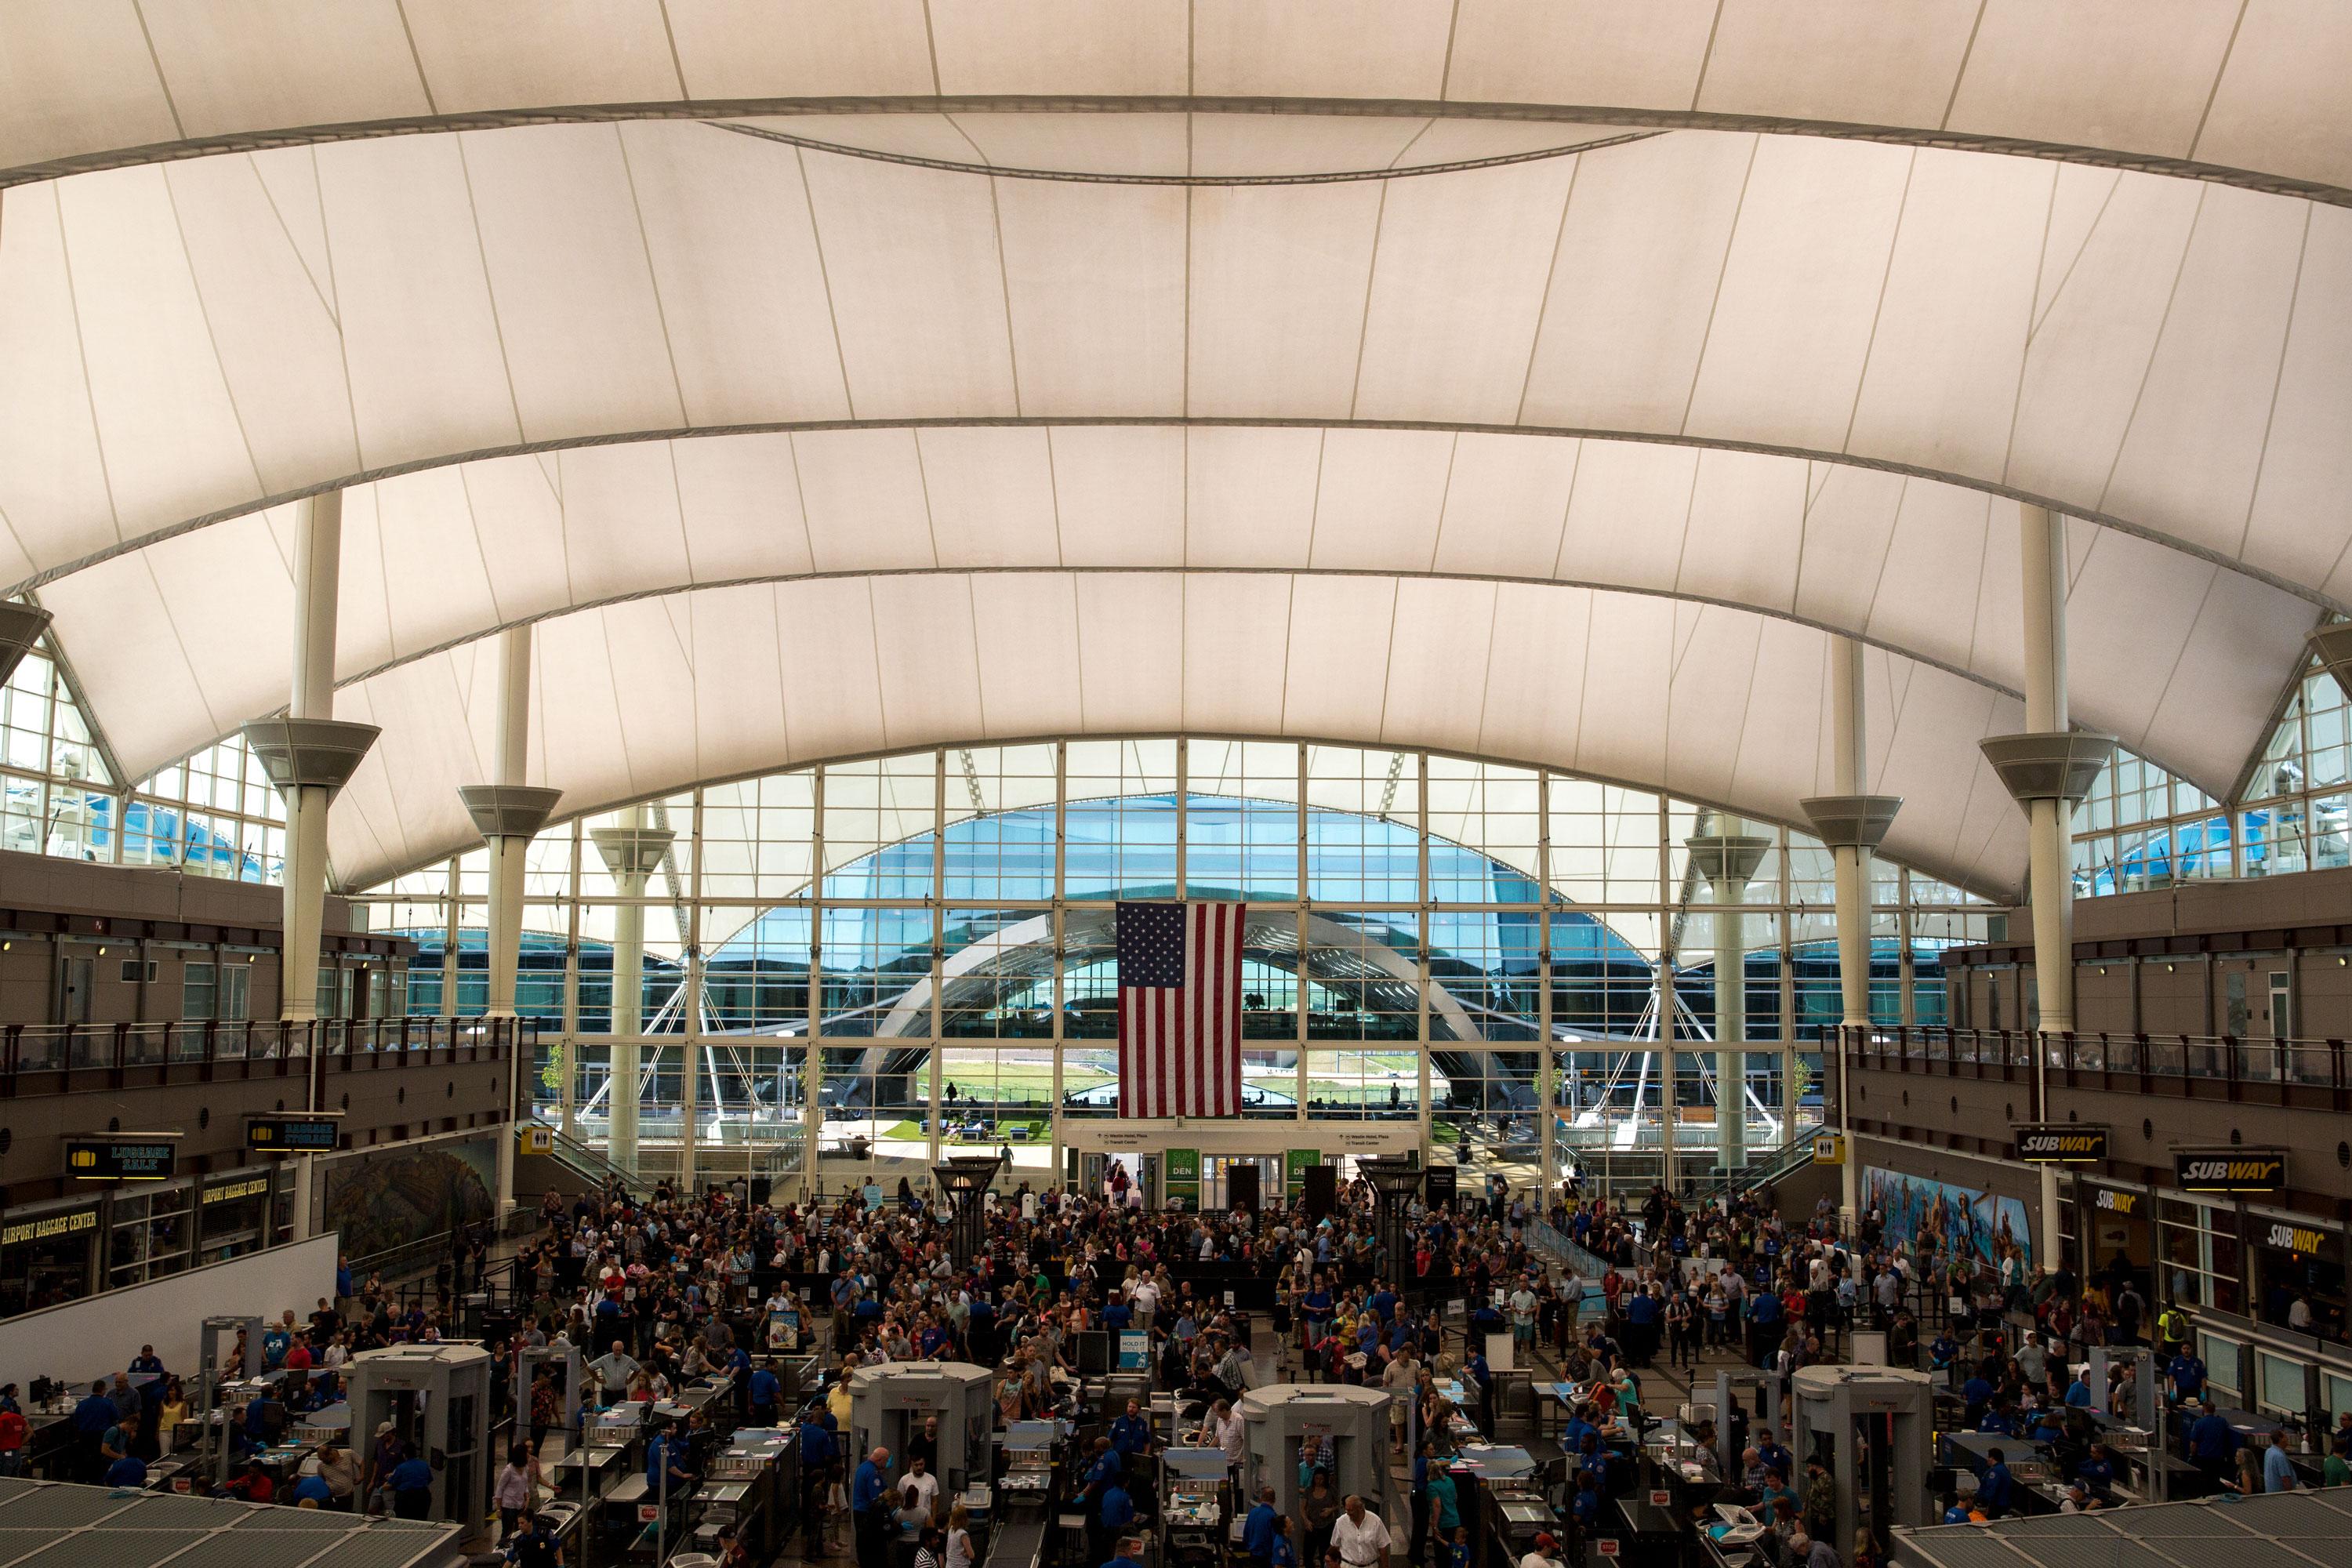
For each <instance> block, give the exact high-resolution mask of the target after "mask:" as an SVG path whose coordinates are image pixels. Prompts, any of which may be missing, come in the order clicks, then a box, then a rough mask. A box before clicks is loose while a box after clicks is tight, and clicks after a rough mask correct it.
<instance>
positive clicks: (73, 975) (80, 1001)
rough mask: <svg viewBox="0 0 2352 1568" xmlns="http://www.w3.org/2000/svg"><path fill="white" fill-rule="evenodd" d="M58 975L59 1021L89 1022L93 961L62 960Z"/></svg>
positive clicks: (63, 1022)
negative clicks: (60, 970)
mask: <svg viewBox="0 0 2352 1568" xmlns="http://www.w3.org/2000/svg"><path fill="white" fill-rule="evenodd" d="M62 963H63V970H62V973H60V975H59V976H58V1023H60V1024H87V1023H89V990H90V976H91V973H92V969H93V967H94V965H93V962H92V961H91V960H89V959H87V958H68V959H65V960H63V961H62Z"/></svg>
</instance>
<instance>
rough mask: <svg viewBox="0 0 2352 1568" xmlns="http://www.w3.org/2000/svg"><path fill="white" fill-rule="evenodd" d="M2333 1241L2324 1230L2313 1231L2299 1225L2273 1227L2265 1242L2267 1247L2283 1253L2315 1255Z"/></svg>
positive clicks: (2264, 1238) (2264, 1239)
mask: <svg viewBox="0 0 2352 1568" xmlns="http://www.w3.org/2000/svg"><path fill="white" fill-rule="evenodd" d="M2333 1239H2334V1237H2330V1236H2329V1235H2328V1234H2327V1232H2326V1231H2324V1230H2312V1229H2309V1228H2308V1227H2306V1226H2299V1225H2273V1226H2271V1230H2270V1234H2269V1235H2268V1236H2266V1237H2263V1244H2264V1245H2265V1246H2269V1247H2277V1248H2278V1249H2279V1250H2280V1251H2282V1252H2301V1253H2315V1252H2318V1251H2320V1250H2322V1249H2323V1248H2325V1247H2326V1246H2327V1244H2328V1243H2329V1242H2330V1241H2331V1240H2333Z"/></svg>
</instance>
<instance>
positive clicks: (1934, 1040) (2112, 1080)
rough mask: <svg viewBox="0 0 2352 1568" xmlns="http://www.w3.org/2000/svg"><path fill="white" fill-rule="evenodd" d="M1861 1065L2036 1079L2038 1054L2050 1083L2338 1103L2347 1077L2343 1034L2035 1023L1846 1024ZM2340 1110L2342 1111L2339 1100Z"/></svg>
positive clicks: (1850, 1053)
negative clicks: (2057, 1028) (2085, 1030)
mask: <svg viewBox="0 0 2352 1568" xmlns="http://www.w3.org/2000/svg"><path fill="white" fill-rule="evenodd" d="M1842 1033H1843V1035H1844V1037H1845V1048H1846V1053H1847V1058H1848V1060H1849V1061H1850V1063H1851V1064H1852V1065H1853V1066H1854V1067H1856V1068H1876V1069H1878V1070H1881V1071H1897V1072H1927V1073H1941V1074H1945V1075H1948V1076H1952V1077H1973V1078H1998V1079H2013V1080H2016V1081H2021V1082H2024V1081H2031V1079H2032V1077H2033V1074H2034V1064H2035V1060H2036V1057H2037V1053H2038V1054H2039V1056H2040V1058H2041V1059H2042V1061H2043V1062H2045V1063H2046V1065H2047V1067H2048V1068H2049V1073H2050V1081H2051V1082H2052V1083H2053V1084H2057V1085H2059V1086H2061V1087H2063V1088H2068V1089H2122V1090H2137V1091H2140V1092H2143V1093H2165V1092H2169V1093H2179V1094H2188V1095H2192V1096H2211V1097H2212V1098H2216V1099H2226V1100H2239V1099H2245V1098H2248V1097H2250V1096H2252V1097H2258V1098H2263V1099H2270V1098H2276V1099H2278V1100H2280V1102H2281V1103H2301V1102H2303V1101H2305V1100H2311V1101H2313V1102H2315V1103H2318V1102H2327V1103H2335V1102H2338V1101H2341V1100H2343V1099H2344V1098H2345V1095H2346V1091H2347V1087H2352V1085H2348V1084H2347V1077H2346V1063H2345V1055H2346V1051H2345V1043H2344V1042H2343V1041H2342V1040H2333V1039H2330V1040H2314V1039H2274V1038H2264V1039H2244V1038H2240V1037H2236V1036H2231V1035H2119V1034H2104V1033H2090V1034H2075V1033H2067V1034H2050V1033H2044V1032H2042V1031H2039V1030H2032V1029H1944V1028H1895V1029H1882V1028H1870V1029H1860V1028H1855V1029H1846V1030H1843V1031H1842ZM2336 1108H2337V1109H2343V1107H2342V1106H2341V1105H2340V1104H2338V1105H2337V1106H2336Z"/></svg>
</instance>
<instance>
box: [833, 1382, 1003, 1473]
mask: <svg viewBox="0 0 2352 1568" xmlns="http://www.w3.org/2000/svg"><path fill="white" fill-rule="evenodd" d="M934 1415H936V1416H938V1417H939V1422H940V1458H939V1471H938V1474H939V1478H940V1497H941V1498H942V1499H946V1498H951V1497H953V1496H955V1495H956V1494H957V1493H959V1492H961V1491H962V1490H963V1489H965V1488H966V1487H968V1486H971V1485H974V1484H980V1485H985V1484H987V1481H988V1479H989V1471H990V1468H991V1464H990V1460H991V1455H990V1451H989V1443H990V1440H991V1438H992V1435H993V1433H994V1431H995V1429H996V1406H995V1404H994V1402H993V1401H992V1400H991V1399H990V1397H989V1390H988V1369H987V1368H986V1367H982V1366H974V1365H973V1364H972V1363H970V1362H966V1361H908V1362H894V1363H887V1364H885V1365H882V1366H869V1367H861V1368H860V1369H859V1370H858V1372H857V1373H856V1377H855V1379H854V1380H853V1381H852V1382H851V1383H850V1385H849V1426H850V1431H851V1433H852V1434H853V1435H854V1436H855V1437H856V1444H855V1445H854V1446H853V1447H851V1448H850V1450H849V1452H850V1456H851V1458H850V1463H851V1464H852V1465H853V1466H855V1465H856V1463H857V1461H858V1460H860V1459H863V1458H865V1457H866V1455H867V1454H870V1453H872V1452H873V1451H874V1450H875V1449H876V1448H877V1447H881V1448H887V1449H889V1450H890V1456H891V1458H892V1459H893V1460H894V1461H896V1464H897V1468H895V1469H894V1470H893V1472H892V1474H893V1475H894V1476H896V1477H898V1478H904V1477H905V1475H906V1473H907V1472H906V1456H907V1439H908V1438H909V1437H911V1436H915V1435H916V1434H917V1433H919V1432H920V1431H921V1430H922V1429H923V1423H924V1422H925V1421H927V1420H929V1418H930V1417H932V1416H934Z"/></svg>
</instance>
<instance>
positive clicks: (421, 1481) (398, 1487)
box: [389, 1458, 433, 1492]
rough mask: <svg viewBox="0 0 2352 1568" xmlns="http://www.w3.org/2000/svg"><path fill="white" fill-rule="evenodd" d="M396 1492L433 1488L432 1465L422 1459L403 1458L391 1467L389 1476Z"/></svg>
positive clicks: (420, 1490) (421, 1490)
mask: <svg viewBox="0 0 2352 1568" xmlns="http://www.w3.org/2000/svg"><path fill="white" fill-rule="evenodd" d="M389 1479H390V1480H391V1482H392V1489H393V1490H394V1491H396V1492H423V1491H431V1490H432V1489H433V1467H432V1466H431V1465H428V1464H426V1463H425V1461H424V1460H423V1459H421V1458H416V1459H403V1460H402V1461H401V1462H400V1463H399V1464H397V1465H394V1467H393V1468H392V1475H391V1477H390V1478H389Z"/></svg>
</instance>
